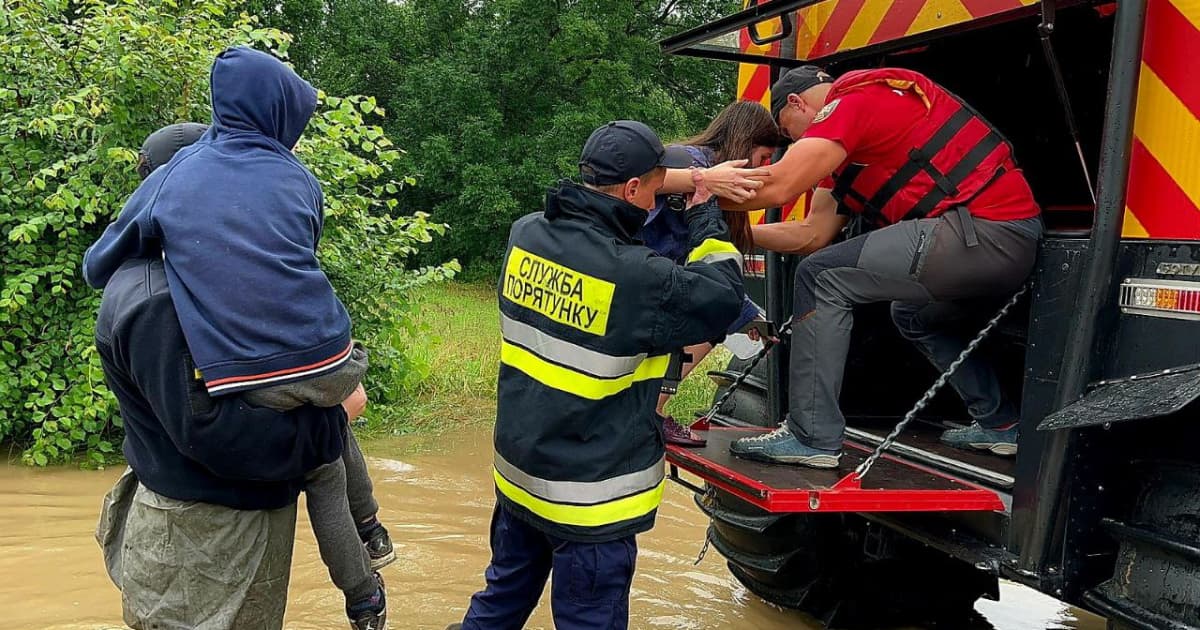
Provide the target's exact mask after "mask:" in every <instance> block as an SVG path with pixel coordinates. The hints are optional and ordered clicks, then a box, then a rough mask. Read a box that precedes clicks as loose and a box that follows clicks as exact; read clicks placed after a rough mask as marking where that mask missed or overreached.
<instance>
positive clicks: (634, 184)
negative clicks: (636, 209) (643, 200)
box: [621, 177, 642, 205]
mask: <svg viewBox="0 0 1200 630" xmlns="http://www.w3.org/2000/svg"><path fill="white" fill-rule="evenodd" d="M641 188H642V178H640V177H634V178H633V179H631V180H629V181H627V182H625V185H624V186H622V187H621V199H622V200H624V201H625V202H626V203H631V204H634V205H637V195H638V191H639V190H641Z"/></svg>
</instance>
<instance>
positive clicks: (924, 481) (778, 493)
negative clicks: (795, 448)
mask: <svg viewBox="0 0 1200 630" xmlns="http://www.w3.org/2000/svg"><path fill="white" fill-rule="evenodd" d="M697 428H700V427H697ZM768 430H769V429H743V428H724V427H711V428H709V429H707V430H704V431H699V433H700V435H702V436H704V437H706V438H707V439H708V445H707V446H705V447H703V448H683V447H679V446H675V445H669V446H668V447H667V463H668V465H669V466H670V471H669V476H670V478H671V479H672V480H673V481H675V482H677V483H680V484H681V485H683V486H685V487H687V488H689V489H691V490H693V491H695V492H699V493H701V494H703V493H704V492H705V490H704V489H703V488H700V487H698V486H696V485H694V484H693V483H692V482H691V481H689V480H687V479H685V478H684V477H682V476H681V474H680V471H685V472H688V473H690V474H692V475H695V476H697V477H699V478H701V479H703V480H705V481H706V482H708V483H709V484H710V485H712V486H715V487H717V488H720V489H722V490H725V491H726V492H729V493H731V494H733V495H734V496H737V497H738V498H740V499H742V500H744V501H746V502H748V503H751V504H753V505H755V506H758V507H759V508H762V509H763V510H765V511H767V512H771V513H795V512H806V513H811V512H969V511H975V512H992V511H1003V510H1004V509H1005V502H1004V500H1003V498H1002V497H1001V495H1000V494H999V493H997V492H996V491H994V490H990V489H988V488H985V487H983V486H979V485H975V484H973V483H970V482H967V481H964V480H961V479H956V478H954V477H950V476H948V475H946V474H943V473H941V472H938V471H936V470H934V469H932V468H927V467H925V466H922V465H920V464H916V463H912V462H909V461H905V460H902V459H900V458H897V457H895V456H892V455H887V454H885V455H884V456H883V457H882V458H881V459H880V460H879V462H878V463H877V464H876V465H875V467H874V468H873V469H872V470H871V472H870V474H869V475H867V476H866V477H865V478H863V479H859V478H858V477H857V476H856V475H855V473H854V472H853V471H854V469H855V468H856V467H857V466H858V465H859V464H860V463H862V461H863V460H865V459H866V458H867V457H868V456H869V455H870V454H871V450H872V449H871V448H869V447H867V446H864V445H861V444H857V443H855V442H852V441H847V442H846V444H845V447H844V449H843V452H842V460H841V466H840V467H839V468H836V469H825V470H821V469H815V468H807V467H804V466H790V465H785V464H768V463H764V462H757V461H751V460H747V459H742V458H739V457H735V456H734V455H733V454H732V453H730V452H729V445H730V444H731V443H732V442H733V441H734V440H736V439H738V438H742V437H747V436H752V435H760V434H762V433H764V432H766V431H768Z"/></svg>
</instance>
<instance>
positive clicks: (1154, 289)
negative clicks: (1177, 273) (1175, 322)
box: [1120, 280, 1200, 320]
mask: <svg viewBox="0 0 1200 630" xmlns="http://www.w3.org/2000/svg"><path fill="white" fill-rule="evenodd" d="M1120 303H1121V311H1122V312H1124V313H1131V314H1135V315H1149V316H1151V317H1170V318H1174V319H1194V320H1200V283H1196V282H1182V281H1175V280H1126V281H1125V282H1123V283H1121V300H1120Z"/></svg>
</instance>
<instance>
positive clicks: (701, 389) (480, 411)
mask: <svg viewBox="0 0 1200 630" xmlns="http://www.w3.org/2000/svg"><path fill="white" fill-rule="evenodd" d="M417 300H418V303H419V308H418V319H419V321H420V322H421V323H422V324H424V325H425V326H426V327H427V330H428V332H427V334H424V335H422V336H419V337H417V338H415V339H412V340H411V343H412V344H413V346H412V347H413V348H414V351H415V352H416V353H417V354H418V355H419V356H420V358H421V359H422V360H423V362H424V363H425V364H426V365H427V366H428V368H429V373H428V375H427V376H426V378H425V379H424V381H423V382H422V383H421V385H420V386H419V387H417V388H416V391H414V392H413V396H412V399H411V400H410V401H409V402H407V403H406V404H404V405H403V406H402V410H401V411H400V412H399V413H398V414H394V416H395V417H386V418H373V419H372V422H371V426H372V428H373V429H375V430H376V431H378V432H380V433H406V432H411V431H416V432H440V431H445V430H452V429H454V428H456V427H461V426H464V425H488V424H491V423H492V422H493V421H494V420H495V410H496V375H497V372H498V370H499V360H500V356H499V353H500V323H499V318H498V315H497V311H496V293H495V288H494V287H493V286H492V285H491V284H490V283H486V284H485V283H471V284H463V283H445V284H439V285H435V286H430V287H424V288H422V289H421V290H420V293H419V294H418V296H417ZM727 356H728V355H727V354H725V353H724V352H722V351H720V350H718V351H717V352H714V353H713V356H710V357H709V358H708V359H706V360H705V361H704V362H703V363H702V364H701V365H700V367H699V368H698V369H697V370H696V371H695V373H694V376H692V377H691V378H688V379H687V380H686V381H685V382H684V383H683V384H682V386H681V388H680V392H679V394H678V395H677V396H676V397H675V399H673V400H672V401H671V403H670V405H668V407H667V411H668V412H670V413H671V414H672V415H674V416H675V417H676V418H679V419H680V420H682V419H684V418H691V416H692V413H693V412H694V411H696V410H698V409H702V408H706V407H707V405H708V403H709V402H710V401H711V400H712V395H713V391H714V389H715V385H713V383H712V381H710V380H709V379H708V378H706V377H705V376H704V373H705V372H706V371H708V370H710V369H715V368H716V366H723V365H724V363H725V361H726V358H727Z"/></svg>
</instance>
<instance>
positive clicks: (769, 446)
mask: <svg viewBox="0 0 1200 630" xmlns="http://www.w3.org/2000/svg"><path fill="white" fill-rule="evenodd" d="M729 452H731V453H733V454H734V455H737V456H738V457H744V458H746V459H753V460H757V461H760V462H769V463H772V464H799V465H801V466H808V467H809V468H837V466H838V460H839V459H841V457H842V452H841V451H826V450H824V449H819V448H813V447H811V446H806V445H805V444H804V443H803V442H801V441H800V440H798V439H796V436H794V435H792V431H791V429H789V428H787V425H786V424H783V425H780V426H779V428H778V429H775V430H774V431H772V432H770V433H764V434H763V435H756V436H754V437H744V438H741V439H739V440H735V441H734V442H733V444H730V445H729Z"/></svg>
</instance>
